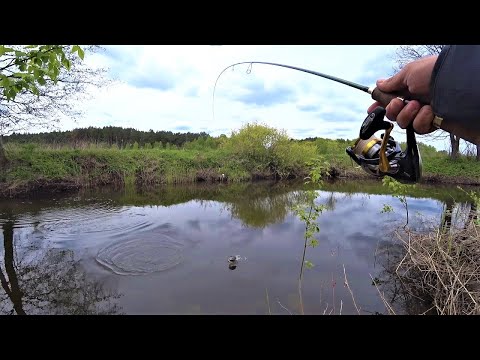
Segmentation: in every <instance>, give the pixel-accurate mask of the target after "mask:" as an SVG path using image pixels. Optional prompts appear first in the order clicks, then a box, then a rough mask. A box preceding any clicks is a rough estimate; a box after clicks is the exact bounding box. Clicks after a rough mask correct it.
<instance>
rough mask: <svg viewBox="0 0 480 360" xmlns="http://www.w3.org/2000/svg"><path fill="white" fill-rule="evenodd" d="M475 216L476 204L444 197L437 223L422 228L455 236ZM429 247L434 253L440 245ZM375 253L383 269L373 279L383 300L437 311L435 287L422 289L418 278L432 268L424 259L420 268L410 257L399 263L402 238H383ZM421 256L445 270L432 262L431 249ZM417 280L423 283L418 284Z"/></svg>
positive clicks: (410, 310) (407, 309)
mask: <svg viewBox="0 0 480 360" xmlns="http://www.w3.org/2000/svg"><path fill="white" fill-rule="evenodd" d="M476 218H477V207H476V205H475V204H472V203H469V202H464V203H457V202H455V201H453V200H451V201H446V202H444V207H443V212H442V214H441V219H440V222H439V223H438V222H437V223H436V225H435V224H433V226H425V227H424V231H425V232H433V233H434V234H440V233H444V234H450V235H449V236H453V237H455V236H456V235H455V232H456V231H458V230H461V229H463V230H465V229H466V227H467V226H468V224H469V223H471V222H472V221H474V220H475V219H476ZM424 225H426V224H424ZM406 237H407V238H408V239H409V240H408V241H410V240H411V238H410V234H408V233H407V234H406ZM392 238H397V239H398V237H397V236H393V237H392ZM429 241H433V242H434V244H435V241H440V240H438V237H437V238H435V237H434V240H432V239H430V240H429ZM440 243H441V242H440ZM427 245H428V244H427ZM418 249H429V247H428V246H424V247H422V248H417V250H418ZM432 249H433V250H430V251H435V252H437V253H439V252H440V249H438V248H435V246H432ZM417 250H414V252H415V254H417V252H416V251H417ZM422 251H427V250H422ZM377 254H378V256H377V259H376V262H377V263H379V264H380V265H381V267H382V270H381V272H380V274H379V275H377V278H376V279H375V281H376V283H377V285H378V286H379V287H380V288H381V289H382V291H383V292H384V293H385V296H386V300H387V301H388V302H389V303H390V304H391V305H392V306H394V307H395V308H397V309H398V310H399V311H401V312H404V313H406V314H410V315H417V314H423V313H427V314H437V311H436V310H435V306H434V299H433V297H434V296H435V295H434V294H435V293H436V289H434V290H433V291H432V289H431V286H430V290H429V291H427V290H425V289H424V287H423V282H422V281H421V279H426V277H427V273H428V272H431V271H432V269H430V268H428V267H425V264H424V263H423V262H421V263H422V264H423V266H424V267H423V268H422V269H420V268H418V267H417V266H416V265H415V266H412V264H413V263H415V264H416V262H412V261H410V262H409V264H410V265H407V266H401V265H402V264H405V262H404V261H405V259H404V258H405V256H406V255H407V249H406V247H405V244H403V243H401V242H394V243H392V242H389V241H385V242H383V243H380V244H379V247H378V250H377ZM417 255H418V254H417ZM423 256H427V257H429V259H430V261H431V262H432V264H433V266H438V267H439V268H438V269H437V270H436V271H440V272H442V271H444V270H443V269H442V268H441V266H442V265H441V264H440V263H438V264H437V263H436V262H435V261H436V260H434V253H432V252H430V253H429V252H428V251H427V252H426V253H425V254H423ZM408 257H409V259H410V257H411V255H408ZM410 260H411V259H410ZM464 265H467V264H466V263H463V264H462V265H461V266H462V267H463V266H464ZM419 266H420V265H419ZM399 268H401V269H400V270H399V271H398V272H397V269H399ZM406 268H407V271H406ZM399 273H400V274H399ZM472 276H473V275H472ZM458 282H459V283H461V280H460V279H458ZM419 284H421V285H422V286H419ZM429 285H430V284H429ZM452 291H453V290H452ZM432 294H433V295H432Z"/></svg>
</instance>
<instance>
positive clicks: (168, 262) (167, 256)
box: [96, 234, 184, 275]
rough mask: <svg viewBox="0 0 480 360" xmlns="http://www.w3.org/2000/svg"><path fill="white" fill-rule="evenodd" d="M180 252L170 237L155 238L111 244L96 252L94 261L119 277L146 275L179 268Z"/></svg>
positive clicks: (180, 248)
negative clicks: (175, 267) (177, 266)
mask: <svg viewBox="0 0 480 360" xmlns="http://www.w3.org/2000/svg"><path fill="white" fill-rule="evenodd" d="M183 248H184V245H183V244H181V243H179V242H177V241H175V240H174V239H172V238H171V237H170V236H167V235H164V234H157V235H156V236H155V238H136V239H130V240H126V241H120V242H116V243H113V244H110V245H108V246H106V247H104V248H102V249H101V250H100V251H99V252H98V254H97V257H96V260H97V261H98V262H99V263H100V264H101V265H103V266H105V267H107V268H108V269H110V270H111V271H113V272H114V273H116V274H119V275H146V274H150V273H154V272H159V271H165V270H168V269H171V268H173V267H174V266H176V265H178V264H180V263H181V261H182V259H183V254H182V250H183Z"/></svg>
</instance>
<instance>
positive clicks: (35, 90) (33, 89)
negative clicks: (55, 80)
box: [30, 84, 40, 96]
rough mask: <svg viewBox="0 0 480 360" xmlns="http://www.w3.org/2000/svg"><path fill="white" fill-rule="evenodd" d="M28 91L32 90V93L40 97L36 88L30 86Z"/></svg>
mask: <svg viewBox="0 0 480 360" xmlns="http://www.w3.org/2000/svg"><path fill="white" fill-rule="evenodd" d="M30 90H32V93H34V94H35V95H37V96H38V95H40V91H39V90H38V88H37V87H36V86H35V85H33V84H32V86H31V87H30Z"/></svg>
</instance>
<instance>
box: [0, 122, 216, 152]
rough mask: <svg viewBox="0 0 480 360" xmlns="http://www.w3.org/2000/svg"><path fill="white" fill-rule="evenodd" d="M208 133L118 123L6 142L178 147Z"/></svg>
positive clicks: (24, 136) (10, 138)
mask: <svg viewBox="0 0 480 360" xmlns="http://www.w3.org/2000/svg"><path fill="white" fill-rule="evenodd" d="M208 137H210V135H209V134H207V133H205V132H201V133H191V132H187V133H180V132H177V133H173V132H171V131H153V130H150V131H140V130H136V129H133V128H126V129H124V128H122V127H115V126H104V127H103V128H96V127H88V128H81V129H74V130H69V131H52V132H42V133H35V134H29V133H25V134H16V133H13V134H11V135H9V136H6V137H5V138H4V140H5V142H9V141H11V142H15V143H40V144H52V145H71V146H76V145H81V144H84V143H96V144H107V145H109V146H112V145H117V146H118V147H119V148H126V147H131V146H133V145H134V144H135V143H136V144H137V145H136V146H140V147H144V146H145V144H150V146H152V147H153V146H155V145H157V146H156V147H159V146H162V147H165V146H166V145H167V144H170V145H175V146H178V147H181V146H183V145H184V144H185V143H187V142H190V141H192V140H196V139H198V138H208Z"/></svg>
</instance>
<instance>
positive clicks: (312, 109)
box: [297, 104, 321, 112]
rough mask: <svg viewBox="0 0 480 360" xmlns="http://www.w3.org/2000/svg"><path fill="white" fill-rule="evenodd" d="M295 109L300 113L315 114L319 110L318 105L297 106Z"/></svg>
mask: <svg viewBox="0 0 480 360" xmlns="http://www.w3.org/2000/svg"><path fill="white" fill-rule="evenodd" d="M297 109H298V110H300V111H306V112H316V111H319V110H320V109H321V107H320V106H319V105H312V104H305V105H297Z"/></svg>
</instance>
